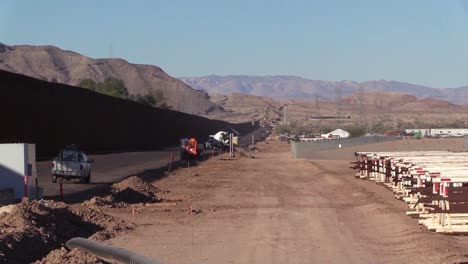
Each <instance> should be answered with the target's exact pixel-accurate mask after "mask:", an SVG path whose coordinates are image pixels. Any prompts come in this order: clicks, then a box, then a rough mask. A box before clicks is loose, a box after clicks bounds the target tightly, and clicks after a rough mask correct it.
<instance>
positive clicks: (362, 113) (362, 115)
mask: <svg viewBox="0 0 468 264" xmlns="http://www.w3.org/2000/svg"><path fill="white" fill-rule="evenodd" d="M365 94H366V91H365V88H364V86H363V85H359V87H358V94H357V99H358V106H359V109H358V115H359V127H360V128H363V129H364V130H366V131H367V124H366V105H365V102H364V100H365Z"/></svg>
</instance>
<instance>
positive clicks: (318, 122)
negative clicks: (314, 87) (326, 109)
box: [315, 94, 322, 126]
mask: <svg viewBox="0 0 468 264" xmlns="http://www.w3.org/2000/svg"><path fill="white" fill-rule="evenodd" d="M319 99H320V95H318V94H315V118H316V119H317V120H318V121H317V126H320V122H321V121H322V118H321V116H320V100H319Z"/></svg>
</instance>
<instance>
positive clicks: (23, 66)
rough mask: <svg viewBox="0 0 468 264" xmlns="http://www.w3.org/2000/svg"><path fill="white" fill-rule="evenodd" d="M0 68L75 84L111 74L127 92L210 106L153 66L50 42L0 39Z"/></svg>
mask: <svg viewBox="0 0 468 264" xmlns="http://www.w3.org/2000/svg"><path fill="white" fill-rule="evenodd" d="M0 69H2V70H6V71H10V72H15V73H20V74H24V75H28V76H31V77H34V78H38V79H42V80H47V81H52V82H59V83H65V84H69V85H77V84H78V83H79V82H80V81H81V80H83V79H92V80H94V81H96V82H102V81H104V79H105V78H107V77H114V78H117V79H120V80H122V81H123V82H124V84H125V86H126V87H127V89H128V91H129V93H130V94H134V95H135V94H141V95H145V94H149V93H151V92H153V91H155V90H161V91H162V94H163V96H164V98H165V103H166V104H167V105H168V106H170V107H171V108H172V109H174V110H177V111H181V112H185V113H190V114H205V113H206V112H209V111H210V110H211V109H213V107H214V104H213V103H212V102H211V101H210V99H209V96H208V94H207V93H205V92H203V91H198V90H195V89H192V88H191V87H190V86H188V85H187V84H185V83H183V82H181V81H179V80H178V79H175V78H173V77H171V76H169V75H168V74H167V73H165V72H164V71H163V70H162V69H161V68H159V67H157V66H154V65H142V64H133V63H129V62H127V61H125V60H123V59H117V58H116V59H92V58H89V57H86V56H83V55H81V54H78V53H76V52H73V51H65V50H62V49H59V48H57V47H54V46H31V45H18V46H8V45H5V44H2V43H0ZM2 88H4V89H5V87H2Z"/></svg>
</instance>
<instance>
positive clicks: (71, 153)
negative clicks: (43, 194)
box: [52, 145, 94, 183]
mask: <svg viewBox="0 0 468 264" xmlns="http://www.w3.org/2000/svg"><path fill="white" fill-rule="evenodd" d="M91 163H94V161H93V160H91V159H88V157H87V156H86V154H85V153H83V152H81V151H79V150H78V149H77V148H76V146H73V145H72V146H67V147H65V148H63V149H61V150H60V152H59V154H58V156H57V157H56V158H55V159H54V160H53V162H52V182H53V183H56V182H57V180H58V179H61V180H64V179H65V180H70V179H78V180H79V182H80V183H90V182H91Z"/></svg>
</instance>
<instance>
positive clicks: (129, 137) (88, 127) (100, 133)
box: [0, 70, 258, 159]
mask: <svg viewBox="0 0 468 264" xmlns="http://www.w3.org/2000/svg"><path fill="white" fill-rule="evenodd" d="M0 87H1V97H0V116H1V126H0V143H17V142H24V143H34V144H36V151H37V157H38V159H44V158H50V157H52V156H53V155H55V154H56V152H57V151H58V149H59V148H61V147H63V146H64V145H66V144H71V143H73V144H76V145H78V146H79V147H80V148H81V149H83V150H84V151H87V152H89V153H110V152H122V151H137V150H138V151H144V150H154V149H160V148H164V147H168V146H174V145H177V144H178V143H179V140H180V138H184V137H197V138H199V139H205V138H207V136H208V135H210V134H214V133H215V132H217V131H219V130H224V129H226V128H228V127H232V128H234V129H236V130H237V131H239V132H240V133H241V134H245V133H249V132H250V131H252V130H254V129H256V128H257V127H258V122H255V124H252V123H251V122H249V123H242V124H230V123H227V122H223V121H218V120H211V119H207V118H204V117H200V116H196V115H190V114H185V113H181V112H177V111H172V110H166V109H160V108H154V107H149V106H145V105H142V104H139V103H136V102H132V101H128V100H123V99H119V98H114V97H111V96H107V95H102V94H99V93H96V92H93V91H90V90H87V89H82V88H79V87H74V86H70V85H65V84H59V83H49V82H46V81H41V80H38V79H35V78H31V77H27V76H24V75H20V74H15V73H11V72H7V71H3V70H0Z"/></svg>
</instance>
